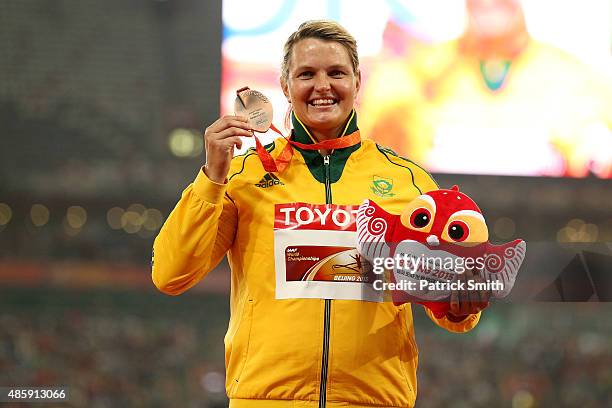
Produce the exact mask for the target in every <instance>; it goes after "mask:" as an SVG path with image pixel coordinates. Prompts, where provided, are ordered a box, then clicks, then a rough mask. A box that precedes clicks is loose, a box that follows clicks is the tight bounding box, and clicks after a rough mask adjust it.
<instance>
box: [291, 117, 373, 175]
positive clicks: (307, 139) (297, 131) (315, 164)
mask: <svg viewBox="0 0 612 408" xmlns="http://www.w3.org/2000/svg"><path fill="white" fill-rule="evenodd" d="M291 123H292V124H293V131H292V135H293V140H295V141H296V142H300V143H304V144H313V143H316V140H315V139H314V138H313V137H312V135H311V134H310V132H309V131H308V128H306V126H305V125H304V124H303V123H302V121H300V119H298V117H297V116H295V113H294V112H291ZM357 130H359V128H358V127H357V113H356V112H355V110H354V109H353V111H352V112H351V114H350V115H349V118H348V121H347V122H346V126H345V127H344V131H343V132H342V134H341V135H340V136H346V135H350V134H351V133H353V132H356V131H357ZM360 146H361V143H357V144H356V145H353V146H349V147H345V148H342V149H336V150H334V151H333V152H332V153H331V155H330V157H329V167H330V172H329V179H330V182H331V183H335V182H336V181H338V180H339V179H340V176H342V170H344V166H345V165H346V161H347V160H348V158H349V156H350V155H351V153H353V152H354V151H355V150H357V149H359V147H360ZM295 149H296V150H298V151H299V152H300V153H301V154H302V157H304V161H305V162H306V165H307V166H308V170H310V173H311V174H312V176H313V177H314V178H315V179H316V180H317V181H318V182H319V183H325V165H324V163H323V156H321V154H320V153H319V152H318V151H317V150H303V149H300V148H299V147H295Z"/></svg>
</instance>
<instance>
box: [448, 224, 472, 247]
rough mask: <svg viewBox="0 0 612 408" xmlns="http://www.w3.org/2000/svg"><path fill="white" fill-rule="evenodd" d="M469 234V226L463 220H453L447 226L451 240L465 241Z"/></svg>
mask: <svg viewBox="0 0 612 408" xmlns="http://www.w3.org/2000/svg"><path fill="white" fill-rule="evenodd" d="M469 235H470V228H469V227H468V226H467V225H466V223H465V222H463V221H453V222H452V223H451V224H450V225H449V226H448V236H449V237H451V238H452V239H453V241H456V242H461V241H465V240H466V239H467V237H468V236H469Z"/></svg>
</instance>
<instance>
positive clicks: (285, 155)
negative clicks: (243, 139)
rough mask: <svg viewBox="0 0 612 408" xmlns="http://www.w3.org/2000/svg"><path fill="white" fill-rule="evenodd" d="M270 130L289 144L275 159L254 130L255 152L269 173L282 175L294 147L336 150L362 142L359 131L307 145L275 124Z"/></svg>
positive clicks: (243, 89) (271, 125)
mask: <svg viewBox="0 0 612 408" xmlns="http://www.w3.org/2000/svg"><path fill="white" fill-rule="evenodd" d="M248 89H249V88H248V87H245V88H241V89H239V90H238V91H237V92H236V93H237V94H239V93H240V92H242V91H245V90H248ZM270 129H272V130H273V131H274V132H276V133H278V134H279V135H280V136H282V137H283V138H284V139H285V140H286V141H287V144H286V145H285V147H284V148H283V150H282V151H281V152H280V154H279V155H278V157H277V158H276V159H274V157H272V155H271V154H270V153H269V152H268V151H267V150H266V149H265V148H264V146H263V145H262V144H261V141H260V140H259V138H258V137H257V136H255V132H256V131H255V130H253V137H254V138H255V151H256V152H257V156H258V157H259V160H260V161H261V164H262V165H263V167H264V169H265V170H266V171H267V172H268V173H282V172H283V171H284V170H285V169H286V168H287V166H288V165H289V162H290V161H291V158H292V157H293V147H292V146H295V147H299V148H300V149H304V150H335V149H342V148H345V147H350V146H354V145H356V144H358V143H359V142H360V141H361V136H360V133H359V130H357V131H355V132H353V133H351V134H350V135H346V136H341V137H338V138H335V139H330V140H324V141H322V142H317V143H312V144H306V143H300V142H296V141H294V140H291V137H289V138H287V137H285V135H283V133H282V132H281V131H280V130H278V128H277V127H276V126H274V124H273V123H271V124H270ZM261 133H264V132H261Z"/></svg>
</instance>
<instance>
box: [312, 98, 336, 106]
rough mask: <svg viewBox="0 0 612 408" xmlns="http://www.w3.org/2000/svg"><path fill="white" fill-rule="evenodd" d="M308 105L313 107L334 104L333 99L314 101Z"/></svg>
mask: <svg viewBox="0 0 612 408" xmlns="http://www.w3.org/2000/svg"><path fill="white" fill-rule="evenodd" d="M310 103H311V104H312V105H315V106H321V105H333V104H334V100H333V99H315V100H314V101H312V102H310Z"/></svg>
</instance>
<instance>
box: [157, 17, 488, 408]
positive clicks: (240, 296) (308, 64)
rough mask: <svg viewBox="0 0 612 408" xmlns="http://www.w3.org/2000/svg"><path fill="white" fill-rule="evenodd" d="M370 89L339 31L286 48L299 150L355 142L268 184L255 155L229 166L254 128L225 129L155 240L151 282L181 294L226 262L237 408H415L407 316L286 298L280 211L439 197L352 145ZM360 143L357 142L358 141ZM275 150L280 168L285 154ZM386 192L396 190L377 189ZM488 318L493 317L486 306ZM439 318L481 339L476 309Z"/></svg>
mask: <svg viewBox="0 0 612 408" xmlns="http://www.w3.org/2000/svg"><path fill="white" fill-rule="evenodd" d="M360 84H361V80H360V73H359V61H358V58H357V49H356V43H355V40H354V39H353V37H352V36H351V35H350V34H349V33H348V32H346V30H344V29H343V28H342V27H341V26H339V25H338V24H336V23H334V22H330V21H310V22H306V23H304V24H302V25H301V26H300V27H299V29H298V30H297V31H296V32H295V33H293V34H292V35H291V36H290V37H289V39H288V40H287V43H286V44H285V48H284V59H283V64H282V76H281V87H282V89H283V92H284V94H285V96H286V97H287V99H288V101H289V102H290V104H291V107H292V110H293V112H292V114H291V120H292V125H293V132H292V138H293V140H294V141H297V142H300V143H303V144H305V145H314V146H315V148H316V147H318V146H320V145H318V144H317V143H321V142H324V141H326V140H333V139H336V138H343V139H342V140H348V139H351V140H355V141H356V143H354V144H353V143H348V145H347V146H345V147H342V148H337V149H335V150H333V151H330V150H328V149H325V148H321V149H319V150H312V149H304V148H300V147H297V148H295V152H294V154H293V157H292V159H291V161H290V163H289V166H288V167H287V168H286V170H284V171H283V172H282V173H280V174H278V173H275V174H274V178H276V179H277V181H278V182H277V183H273V184H271V185H268V184H265V183H261V180H265V178H266V177H269V173H267V172H266V171H265V170H264V168H263V166H262V163H261V161H260V160H258V156H257V154H256V153H255V152H254V151H249V152H247V154H245V155H242V156H238V157H234V158H232V153H233V149H234V147H235V146H237V145H238V146H239V145H240V143H241V142H240V139H239V137H240V136H247V137H248V136H251V135H252V134H251V130H250V127H249V125H248V122H247V120H246V118H243V117H237V116H225V117H222V118H220V119H219V120H217V121H216V122H215V123H213V124H212V125H210V126H209V127H208V128H207V129H206V132H205V142H206V157H207V163H206V165H205V166H204V168H203V169H202V170H201V171H200V172H199V173H198V175H197V177H196V179H195V181H194V183H193V184H191V185H190V186H189V187H187V189H186V190H185V191H184V193H183V195H182V197H181V200H180V201H179V203H178V204H177V206H176V208H175V209H174V210H173V212H172V213H171V214H170V216H169V217H168V219H167V220H166V223H165V224H164V226H163V228H162V229H161V231H160V233H159V236H158V237H157V238H156V240H155V244H154V253H155V263H154V268H153V281H154V282H155V284H156V286H157V287H158V288H159V289H160V290H161V291H162V292H164V293H168V294H172V295H177V294H180V293H182V292H184V291H185V290H187V289H189V288H190V287H192V286H193V285H195V284H196V283H197V282H198V281H200V279H202V278H203V277H204V276H206V274H207V273H208V272H209V271H210V270H211V269H212V268H214V266H216V265H217V263H218V262H219V261H220V260H221V258H222V257H223V256H224V255H225V254H226V252H227V254H228V259H229V263H230V267H231V270H232V275H231V300H230V308H231V317H230V323H229V328H228V331H227V334H226V337H225V346H226V355H225V357H226V360H225V361H226V368H227V376H226V388H227V394H228V397H229V398H230V406H231V407H266V408H268V407H297V406H300V407H316V406H319V407H323V406H327V407H335V406H347V404H349V405H350V406H351V407H368V406H378V407H380V406H385V407H409V406H413V405H414V402H415V398H416V368H417V349H416V345H415V342H414V331H413V324H412V313H411V308H410V304H405V305H402V306H400V307H397V306H394V305H393V304H392V303H389V302H387V303H377V302H367V301H360V300H339V299H330V298H315V299H313V298H290V299H279V298H278V296H277V295H278V292H276V289H277V288H276V280H275V261H274V258H275V251H274V232H273V229H274V217H273V214H274V211H275V205H278V204H282V203H312V204H323V205H324V204H331V203H333V204H341V205H359V204H360V203H361V202H362V201H363V200H364V199H365V198H371V199H373V200H375V201H376V202H378V203H379V204H380V205H381V206H383V207H384V208H385V209H386V210H388V211H392V212H396V213H399V212H400V211H401V209H402V206H403V205H404V204H405V203H406V202H407V201H409V200H411V199H412V198H414V197H416V196H417V195H419V194H421V193H422V192H425V191H428V190H432V189H436V188H437V186H436V184H435V182H434V181H433V180H432V179H431V177H430V176H429V174H427V172H425V171H424V170H422V169H421V168H419V167H418V166H416V165H415V164H414V163H412V162H410V161H408V160H406V159H402V158H400V157H397V156H395V155H394V153H392V152H391V151H389V150H387V149H384V148H382V147H379V146H377V145H376V144H374V143H373V142H371V141H369V140H363V141H361V140H360V139H359V138H357V139H355V138H354V136H355V134H356V132H359V130H358V129H357V122H356V115H355V111H354V105H355V98H356V97H357V93H358V91H359V87H360ZM357 135H358V133H357ZM286 143H287V142H286V141H285V140H283V139H279V140H277V141H276V142H275V143H274V144H273V145H271V146H269V147H268V150H269V151H270V152H271V153H272V155H273V156H276V155H278V154H279V152H281V151H282V150H283V148H284V147H285V145H286ZM376 180H386V184H385V186H384V187H385V188H384V189H381V188H376V186H375V185H373V182H374V181H376ZM480 307H482V306H480ZM450 313H451V314H449V315H448V316H447V317H444V318H442V319H436V318H435V317H433V315H431V314H430V317H431V318H432V319H433V320H434V321H435V322H436V323H437V324H438V325H440V326H442V327H444V328H446V329H448V330H450V331H456V332H464V331H467V330H470V329H471V328H472V327H474V326H475V325H476V324H477V322H478V319H479V316H480V315H479V312H478V307H477V306H476V305H475V304H474V303H470V302H453V304H452V308H451V312H450Z"/></svg>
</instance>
